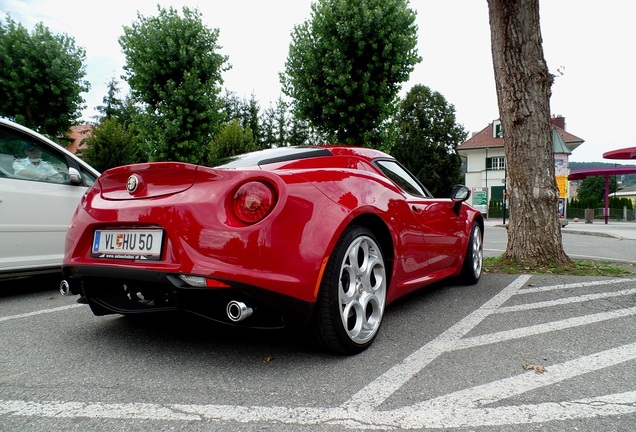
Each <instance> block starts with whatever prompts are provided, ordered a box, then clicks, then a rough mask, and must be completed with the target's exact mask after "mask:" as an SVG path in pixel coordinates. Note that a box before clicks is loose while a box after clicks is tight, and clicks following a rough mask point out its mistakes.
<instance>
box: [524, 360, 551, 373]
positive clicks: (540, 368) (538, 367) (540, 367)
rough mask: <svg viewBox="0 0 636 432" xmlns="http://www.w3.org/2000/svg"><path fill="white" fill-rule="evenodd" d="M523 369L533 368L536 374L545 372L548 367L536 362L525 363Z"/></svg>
mask: <svg viewBox="0 0 636 432" xmlns="http://www.w3.org/2000/svg"><path fill="white" fill-rule="evenodd" d="M521 367H522V368H523V370H533V371H534V373H536V374H542V373H543V372H547V369H546V368H545V367H544V366H543V365H540V364H534V363H524V364H523V365H522V366H521Z"/></svg>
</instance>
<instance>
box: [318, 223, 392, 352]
mask: <svg viewBox="0 0 636 432" xmlns="http://www.w3.org/2000/svg"><path fill="white" fill-rule="evenodd" d="M386 290H387V278H386V266H385V262H384V256H383V254H382V249H381V248H380V246H379V242H378V241H377V239H376V238H375V236H374V235H373V233H372V232H371V231H369V230H368V229H367V228H364V227H360V226H352V227H349V228H347V229H346V230H345V232H344V233H343V234H342V237H341V238H340V240H338V243H337V244H336V247H335V248H334V251H333V254H332V255H331V257H330V258H329V261H328V263H327V266H326V268H325V271H324V275H323V278H322V281H321V285H320V292H319V294H318V299H317V300H316V310H315V313H314V316H313V321H312V331H313V334H314V336H315V339H316V340H317V341H318V343H319V344H320V345H321V346H322V347H323V348H326V349H328V350H330V351H334V352H337V353H342V354H357V353H359V352H361V351H364V350H365V349H367V348H368V347H369V346H370V345H371V344H372V343H373V341H374V340H375V338H376V336H377V334H378V331H379V329H380V325H381V324H382V317H383V316H384V308H385V305H386Z"/></svg>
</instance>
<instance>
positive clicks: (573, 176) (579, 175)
mask: <svg viewBox="0 0 636 432" xmlns="http://www.w3.org/2000/svg"><path fill="white" fill-rule="evenodd" d="M635 149H636V147H635ZM605 154H607V153H605ZM603 156H605V155H603ZM622 174H636V167H616V168H614V167H609V168H591V169H586V170H578V171H572V172H570V175H568V180H582V179H584V178H586V177H590V176H614V175H622Z"/></svg>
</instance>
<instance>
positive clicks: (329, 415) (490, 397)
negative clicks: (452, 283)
mask: <svg viewBox="0 0 636 432" xmlns="http://www.w3.org/2000/svg"><path fill="white" fill-rule="evenodd" d="M529 279H530V276H528V275H524V276H520V277H519V278H517V279H516V280H515V281H513V283H511V284H510V285H509V286H508V287H506V288H505V289H504V290H502V291H501V292H500V293H499V294H498V295H496V296H495V297H493V298H492V299H491V300H489V301H488V302H486V303H485V304H484V305H483V306H482V307H481V308H479V309H478V310H476V311H474V312H473V313H471V314H470V315H468V316H467V317H466V318H464V319H463V320H461V321H460V322H458V323H457V324H455V325H454V326H452V327H451V328H449V329H448V330H447V331H445V332H444V333H442V334H441V335H440V336H438V337H437V338H435V339H434V340H433V341H431V342H429V343H428V344H426V345H425V346H423V347H422V348H420V349H419V350H417V351H416V352H414V353H413V354H411V355H410V356H409V357H407V358H406V359H405V360H404V361H403V362H401V363H400V364H398V365H396V366H394V367H393V368H391V369H389V370H388V371H387V372H386V373H384V374H383V375H381V376H379V377H378V378H377V379H376V380H374V381H373V382H371V383H369V384H368V385H367V386H366V387H364V388H363V389H361V390H360V391H359V392H358V393H356V394H354V395H353V396H352V397H351V398H350V399H349V400H348V401H347V402H346V403H344V404H343V405H341V406H339V407H282V406H234V405H196V404H165V405H164V404H148V403H119V404H108V403H101V402H92V403H91V402H66V401H41V402H33V401H21V400H0V415H16V416H25V417H49V418H96V419H98V418H109V419H135V420H162V421H214V422H238V423H248V422H261V423H263V422H272V423H281V424H299V425H322V424H331V425H341V426H343V427H345V428H356V429H383V430H387V429H427V428H460V427H483V426H486V427H488V426H503V425H509V424H531V423H545V422H550V421H555V420H568V419H584V418H594V417H607V416H616V415H631V414H634V413H636V391H627V392H624V393H615V394H608V395H601V396H598V397H591V398H587V399H579V400H572V401H556V402H553V401H549V402H542V403H538V404H518V405H514V404H511V405H505V406H493V404H499V405H500V404H501V402H502V401H504V400H506V399H510V398H513V397H517V396H519V395H522V394H524V393H527V392H530V391H533V390H537V389H541V388H544V387H547V386H551V385H555V384H558V383H561V382H564V381H566V380H569V379H572V378H576V377H578V376H581V375H584V374H589V373H592V372H595V371H599V370H602V369H606V368H610V367H613V366H616V365H619V364H623V363H625V362H629V361H634V360H636V343H632V344H628V345H623V346H620V347H616V348H611V349H608V350H605V351H602V352H599V353H594V354H591V355H588V356H584V357H579V358H576V359H573V360H570V361H566V362H563V363H561V364H552V365H546V369H547V372H546V373H544V374H536V373H534V372H524V373H520V374H518V375H514V376H510V377H507V378H503V379H500V380H496V381H493V382H490V383H486V384H482V385H478V386H474V387H471V388H466V389H462V390H458V391H455V392H452V393H449V394H446V395H442V396H439V397H436V398H433V399H429V400H426V401H422V402H419V403H416V404H414V405H410V406H406V407H401V408H397V409H393V410H380V409H378V406H379V405H381V404H382V403H383V402H384V401H385V400H386V399H387V398H389V397H390V396H391V395H393V394H394V393H395V392H396V391H398V390H399V389H400V388H401V387H402V386H403V385H404V384H406V383H407V382H408V381H409V379H411V378H412V376H413V374H415V373H417V372H418V371H420V370H421V369H422V368H424V367H426V366H427V365H428V364H429V363H430V362H431V361H433V360H435V359H436V358H437V357H438V356H440V355H442V354H444V353H447V352H452V351H456V350H458V349H467V348H471V347H474V346H480V345H484V344H487V343H497V342H502V341H506V340H510V339H516V338H519V337H527V336H531V335H536V334H542V333H545V332H549V331H557V330H562V329H565V328H571V327H574V326H581V325H587V324H590V323H595V322H601V321H606V320H611V319H616V318H621V317H626V316H632V315H634V314H636V307H635V308H626V309H619V310H614V311H608V312H603V313H597V314H592V315H587V316H584V317H576V318H570V319H564V320H561V321H556V322H551V323H546V324H539V325H533V326H528V327H523V328H518V329H514V330H509V331H502V332H496V333H492V334H489V335H481V336H475V337H470V338H464V336H465V335H466V334H468V332H470V331H471V330H472V329H473V328H475V327H476V326H477V325H478V324H479V323H481V322H482V321H483V320H484V319H485V318H487V317H488V316H490V315H492V314H494V313H506V312H514V311H518V310H522V309H519V308H518V307H516V306H510V307H502V305H503V304H504V303H505V302H506V301H507V300H508V299H510V298H511V297H512V296H514V295H523V294H529V293H532V292H540V291H549V290H556V289H564V288H587V287H591V286H597V285H608V284H612V283H620V282H625V281H628V280H625V279H621V280H616V281H615V280H612V281H592V282H589V283H578V284H569V285H558V286H552V287H538V288H525V289H521V287H523V286H524V285H525V283H526V282H527V281H528V280H529ZM631 294H634V290H631V289H629V290H621V291H616V292H614V293H611V294H607V295H601V296H599V295H597V294H591V295H584V296H576V297H568V298H565V299H562V300H560V301H556V302H561V303H560V304H568V303H572V302H574V301H594V300H598V299H600V298H606V297H607V296H608V295H610V296H618V295H631ZM558 304H559V303H555V302H554V301H549V302H537V303H533V304H530V306H528V307H527V308H532V309H535V308H539V307H553V306H558ZM78 306H81V305H71V306H65V307H62V308H55V309H47V310H45V311H39V312H35V313H29V314H22V315H14V316H12V317H5V318H0V320H8V319H18V318H23V317H27V316H33V315H37V314H39V313H50V312H56V311H61V310H65V309H70V308H72V307H78Z"/></svg>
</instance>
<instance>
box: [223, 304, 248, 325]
mask: <svg viewBox="0 0 636 432" xmlns="http://www.w3.org/2000/svg"><path fill="white" fill-rule="evenodd" d="M225 311H226V313H227V317H228V318H229V319H230V320H232V321H234V322H239V321H243V320H244V319H246V318H249V317H250V316H251V315H252V312H254V311H253V310H252V308H251V307H248V306H247V305H246V304H245V303H243V302H240V301H236V300H232V301H231V302H229V303H228V304H227V307H226V308H225Z"/></svg>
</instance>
